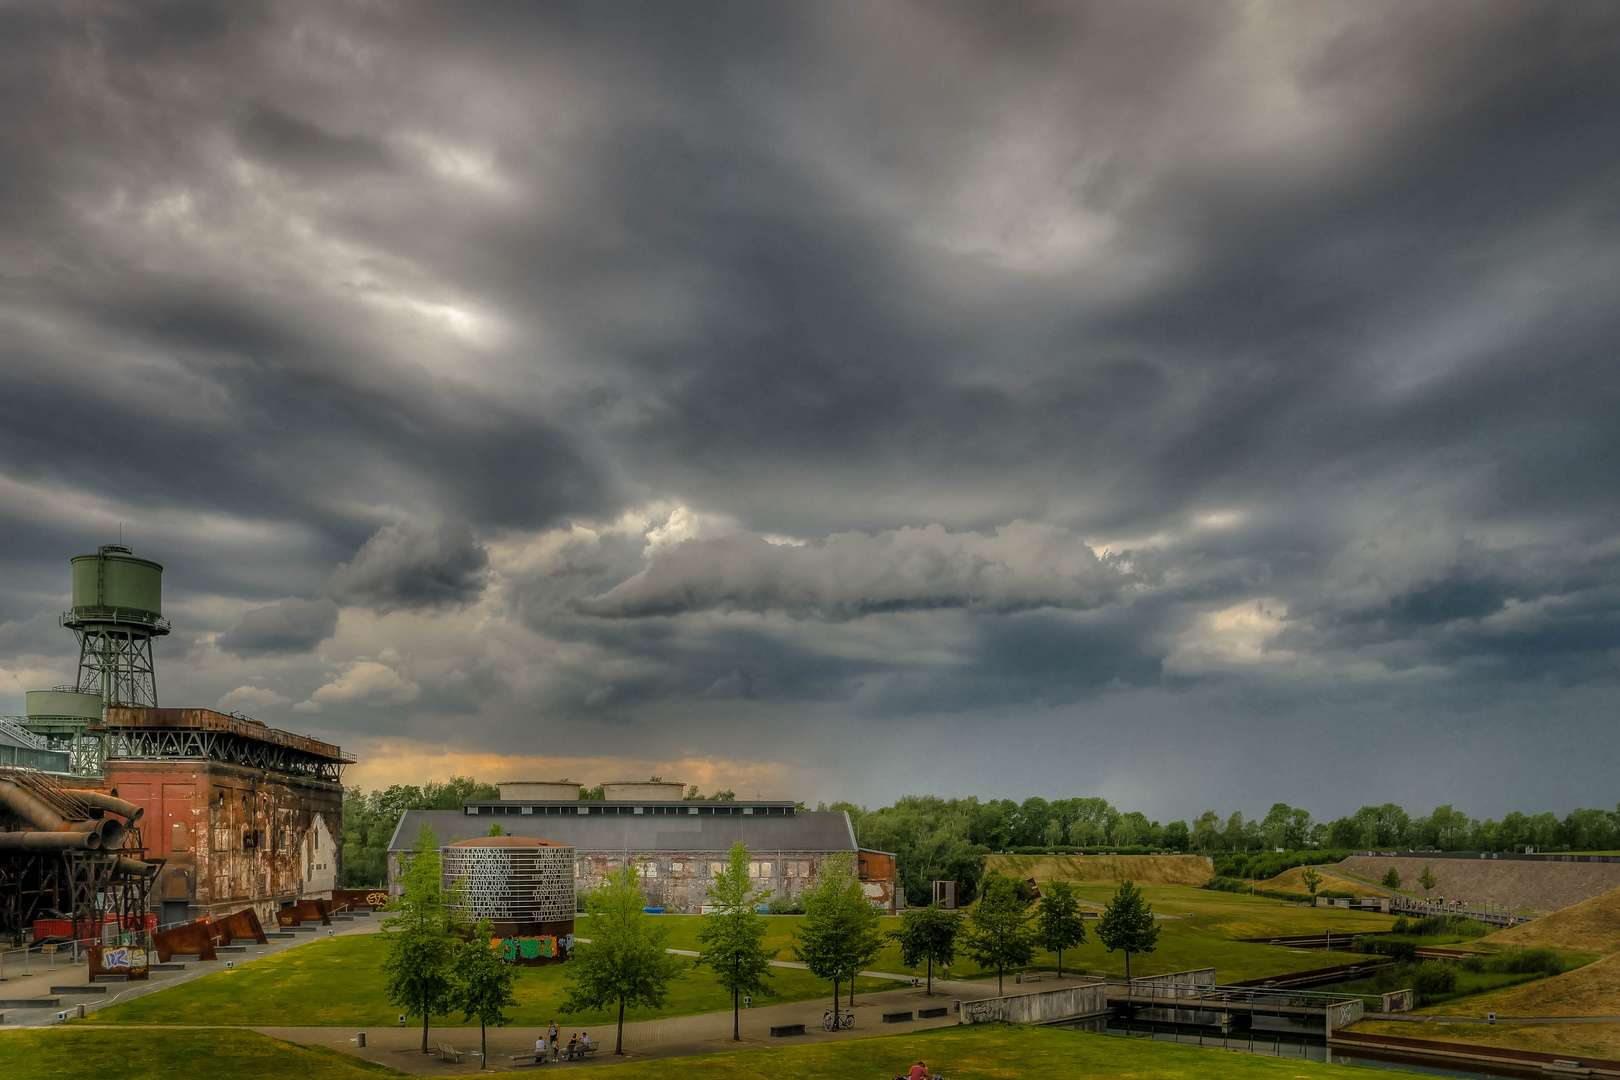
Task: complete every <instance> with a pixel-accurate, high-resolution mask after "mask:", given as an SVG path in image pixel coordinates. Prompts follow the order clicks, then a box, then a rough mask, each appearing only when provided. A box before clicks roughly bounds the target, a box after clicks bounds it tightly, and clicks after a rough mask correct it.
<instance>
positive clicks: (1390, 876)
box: [1384, 866, 1401, 889]
mask: <svg viewBox="0 0 1620 1080" xmlns="http://www.w3.org/2000/svg"><path fill="white" fill-rule="evenodd" d="M1400 887H1401V872H1400V871H1399V870H1397V869H1395V868H1394V867H1393V866H1392V867H1390V868H1389V873H1387V874H1385V875H1384V888H1386V889H1399V888H1400Z"/></svg>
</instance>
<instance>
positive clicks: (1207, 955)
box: [579, 856, 1393, 981]
mask: <svg viewBox="0 0 1620 1080" xmlns="http://www.w3.org/2000/svg"><path fill="white" fill-rule="evenodd" d="M1099 857H1100V856H1099ZM1075 891H1076V893H1077V894H1078V895H1079V896H1080V898H1081V899H1082V900H1085V901H1088V902H1090V903H1091V904H1092V905H1093V907H1092V910H1097V905H1101V904H1103V903H1106V902H1107V900H1108V899H1109V897H1111V896H1112V895H1113V892H1114V885H1113V884H1111V883H1103V882H1077V883H1075ZM1146 892H1147V897H1148V901H1149V903H1151V904H1152V905H1153V908H1154V911H1156V912H1158V913H1160V914H1166V915H1175V916H1177V917H1176V918H1174V919H1162V920H1160V921H1159V927H1160V932H1159V947H1158V950H1157V951H1156V952H1154V953H1152V954H1150V955H1146V956H1142V955H1138V956H1136V957H1133V958H1132V960H1131V974H1132V975H1158V974H1163V973H1164V972H1169V971H1185V970H1186V969H1188V968H1197V967H1214V968H1215V969H1216V970H1217V972H1218V973H1219V977H1220V978H1221V979H1222V980H1223V981H1241V980H1244V979H1254V978H1260V977H1262V976H1265V975H1274V974H1278V973H1281V972H1292V971H1306V970H1309V969H1311V968H1319V967H1330V966H1332V965H1334V964H1344V963H1351V962H1353V961H1354V960H1356V959H1358V958H1359V955H1358V954H1352V953H1344V952H1339V951H1338V950H1335V951H1333V952H1331V953H1327V952H1306V951H1303V950H1300V949H1288V948H1282V947H1280V946H1274V945H1260V944H1249V943H1246V942H1242V941H1238V940H1235V939H1238V938H1247V937H1268V936H1274V935H1276V936H1280V935H1292V934H1314V933H1322V932H1324V931H1327V930H1331V931H1332V932H1333V935H1334V937H1335V938H1338V937H1341V936H1342V937H1343V938H1344V941H1345V944H1346V945H1348V944H1349V943H1350V938H1351V936H1352V935H1354V934H1356V933H1359V932H1361V931H1365V930H1387V929H1389V926H1390V924H1391V922H1392V921H1393V920H1392V919H1390V918H1389V917H1388V916H1385V915H1379V914H1377V913H1373V912H1360V911H1342V910H1338V909H1334V908H1305V907H1292V906H1288V905H1283V904H1279V903H1278V902H1277V901H1275V900H1267V899H1264V898H1262V897H1253V896H1248V895H1246V894H1238V893H1218V892H1211V891H1209V890H1207V889H1194V888H1187V887H1185V886H1174V885H1154V886H1149V887H1147V889H1146ZM663 918H664V919H665V920H667V921H668V922H669V923H670V924H671V930H670V936H669V944H670V947H671V948H677V949H696V948H697V933H698V929H699V927H700V926H701V921H700V917H699V916H696V915H665V916H663ZM800 921H801V920H800V919H799V918H797V917H795V916H776V917H773V918H770V919H768V920H767V922H766V925H767V927H768V931H767V935H766V939H765V940H766V944H767V945H768V946H770V947H772V948H775V949H776V950H777V957H778V959H783V960H788V959H792V953H791V952H790V951H789V944H790V942H791V940H792V933H793V928H794V927H795V926H797V925H798V924H799V922H800ZM884 922H885V927H886V928H889V929H893V928H896V927H898V925H899V919H886V920H885V921H884ZM579 926H580V930H579V933H580V934H582V935H584V936H586V937H589V936H590V930H589V921H588V920H581V921H580V923H579ZM1089 927H1090V930H1091V933H1090V935H1089V940H1088V941H1087V942H1086V943H1085V944H1084V945H1082V946H1080V947H1079V948H1078V949H1067V950H1065V951H1064V953H1063V964H1064V967H1065V969H1069V968H1073V969H1075V970H1092V971H1106V972H1107V973H1108V974H1110V975H1118V976H1123V975H1124V974H1125V956H1124V954H1123V953H1110V952H1108V951H1107V950H1105V949H1104V948H1103V947H1102V946H1101V945H1100V944H1099V943H1098V942H1097V940H1096V933H1095V930H1096V924H1095V923H1094V922H1092V923H1090V924H1089ZM1056 963H1057V957H1056V956H1055V955H1054V954H1052V953H1042V954H1039V955H1037V957H1036V959H1035V962H1034V963H1032V964H1031V965H1030V967H1032V968H1042V967H1046V968H1049V967H1052V966H1054V965H1055V964H1056ZM870 970H872V971H891V972H895V973H897V974H911V973H912V972H911V969H910V968H908V967H906V966H905V965H904V964H902V963H901V962H900V950H899V947H898V946H895V945H891V946H889V947H888V948H886V949H885V950H884V951H883V953H882V954H881V955H880V956H879V957H878V958H877V959H876V960H875V961H873V963H872V964H871V967H870ZM936 974H938V973H937V972H936ZM993 974H994V971H988V972H987V971H985V970H983V969H981V968H980V967H979V966H978V965H977V964H975V963H973V962H972V961H971V960H968V959H966V958H965V957H959V958H958V960H957V962H956V964H954V965H953V966H952V968H951V976H952V977H953V978H967V979H975V978H982V977H985V976H987V975H993Z"/></svg>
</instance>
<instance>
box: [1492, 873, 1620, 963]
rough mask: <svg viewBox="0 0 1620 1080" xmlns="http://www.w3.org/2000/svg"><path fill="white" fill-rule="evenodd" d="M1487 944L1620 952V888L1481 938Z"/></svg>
mask: <svg viewBox="0 0 1620 1080" xmlns="http://www.w3.org/2000/svg"><path fill="white" fill-rule="evenodd" d="M1480 944H1481V945H1487V946H1523V947H1525V948H1528V949H1574V950H1576V951H1579V952H1592V953H1599V954H1602V955H1605V956H1607V955H1609V954H1610V953H1616V952H1620V889H1611V890H1610V891H1609V892H1606V893H1604V894H1603V895H1602V896H1594V897H1593V898H1592V899H1590V900H1583V901H1581V902H1580V903H1579V904H1572V905H1570V906H1569V907H1567V908H1564V909H1563V910H1561V911H1555V912H1553V913H1552V914H1551V915H1545V916H1543V917H1541V918H1539V919H1537V920H1535V921H1534V922H1529V923H1525V924H1524V925H1523V926H1510V927H1508V928H1507V929H1506V930H1498V931H1497V932H1496V933H1494V934H1492V935H1490V936H1489V937H1486V938H1481V939H1480Z"/></svg>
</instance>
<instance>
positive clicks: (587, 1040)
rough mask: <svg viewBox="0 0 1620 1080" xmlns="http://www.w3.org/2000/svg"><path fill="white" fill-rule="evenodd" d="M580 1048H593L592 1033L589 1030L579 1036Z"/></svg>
mask: <svg viewBox="0 0 1620 1080" xmlns="http://www.w3.org/2000/svg"><path fill="white" fill-rule="evenodd" d="M579 1048H580V1049H581V1050H589V1049H590V1048H591V1033H590V1032H588V1031H587V1032H584V1033H583V1034H581V1035H580V1037H579Z"/></svg>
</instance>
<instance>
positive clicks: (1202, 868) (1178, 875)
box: [984, 855, 1215, 887]
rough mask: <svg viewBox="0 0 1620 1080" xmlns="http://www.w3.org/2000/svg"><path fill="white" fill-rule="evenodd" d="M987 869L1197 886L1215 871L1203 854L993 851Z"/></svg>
mask: <svg viewBox="0 0 1620 1080" xmlns="http://www.w3.org/2000/svg"><path fill="white" fill-rule="evenodd" d="M984 868H985V871H986V872H988V871H991V870H999V871H1000V872H1001V873H1003V874H1006V875H1007V876H1008V877H1010V878H1017V879H1018V880H1020V881H1022V880H1024V879H1025V878H1034V879H1035V880H1036V881H1040V882H1046V881H1077V882H1078V881H1093V882H1095V881H1104V882H1117V881H1124V880H1127V879H1129V880H1131V881H1134V882H1136V883H1137V884H1138V885H1191V886H1194V887H1197V886H1199V885H1202V884H1203V883H1204V882H1206V881H1208V880H1209V879H1210V876H1211V875H1213V874H1214V873H1215V871H1214V870H1212V869H1210V865H1209V861H1208V860H1207V859H1205V858H1204V857H1203V856H1202V855H992V856H990V857H989V859H987V860H986V861H985V864H984Z"/></svg>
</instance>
